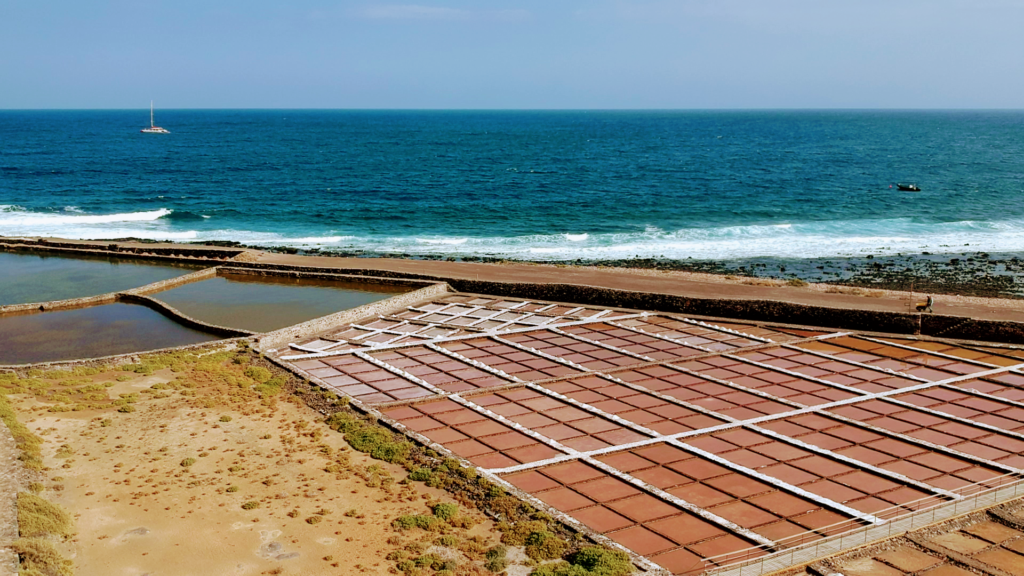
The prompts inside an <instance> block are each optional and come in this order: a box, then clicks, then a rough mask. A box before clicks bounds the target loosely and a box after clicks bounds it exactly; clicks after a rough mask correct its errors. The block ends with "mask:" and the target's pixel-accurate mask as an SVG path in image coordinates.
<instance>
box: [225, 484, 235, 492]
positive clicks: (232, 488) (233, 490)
mask: <svg viewBox="0 0 1024 576" xmlns="http://www.w3.org/2000/svg"><path fill="white" fill-rule="evenodd" d="M225 492H238V486H235V485H233V484H232V485H231V486H228V487H227V489H226V490H225Z"/></svg>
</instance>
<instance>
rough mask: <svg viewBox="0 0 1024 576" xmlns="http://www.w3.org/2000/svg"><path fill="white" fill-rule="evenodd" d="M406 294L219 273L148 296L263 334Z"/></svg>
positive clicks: (398, 289)
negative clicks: (218, 274) (212, 276)
mask: <svg viewBox="0 0 1024 576" xmlns="http://www.w3.org/2000/svg"><path fill="white" fill-rule="evenodd" d="M409 291H410V289H409V288H407V287H403V286H393V285H388V284H368V283H361V282H339V281H333V280H317V279H306V278H301V279H300V278H287V277H275V276H252V275H243V274H222V275H220V276H218V277H216V278H211V279H209V280H203V281H201V282H196V283H193V284H187V285H185V286H180V287H178V288H173V289H171V290H167V291H165V292H160V293H158V294H154V295H153V297H154V298H156V299H158V300H160V301H162V302H165V303H167V304H169V305H171V306H173V307H174V308H176V309H178V310H180V311H181V312H182V313H184V314H186V315H188V316H191V317H192V318H195V319H197V320H201V321H203V322H207V323H210V324H215V325H218V326H230V327H232V328H241V329H244V330H252V331H255V332H267V331H270V330H276V329H279V328H284V327H286V326H291V325H293V324H298V323H299V322H305V321H306V320H312V319H314V318H319V317H321V316H326V315H328V314H333V313H335V312H339V311H341V310H348V309H350V308H355V307H357V306H362V305H364V304H369V303H371V302H376V301H378V300H383V299H385V298H390V297H391V296H394V295H396V294H402V293H405V292H409Z"/></svg>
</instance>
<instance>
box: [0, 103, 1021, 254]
mask: <svg viewBox="0 0 1024 576" xmlns="http://www.w3.org/2000/svg"><path fill="white" fill-rule="evenodd" d="M157 120H158V124H161V125H163V126H164V127H165V128H168V129H169V130H170V131H171V132H172V133H171V134H170V135H143V134H140V133H139V132H138V130H139V128H141V127H142V126H144V125H145V124H146V122H147V121H148V110H135V111H73V112H72V111H66V112H62V111H49V112H47V111H42V112H39V111H32V112H29V111H3V112H0V206H3V207H2V208H0V234H6V235H17V234H26V235H27V234H40V235H56V236H64V237H76V238H119V237H128V236H133V237H142V238H154V239H170V240H182V241H195V240H213V239H219V240H237V241H242V242H245V243H248V244H260V243H263V244H278V245H280V244H290V245H294V246H306V247H320V248H322V249H331V250H341V251H364V252H366V253H370V254H380V253H404V254H413V255H444V256H448V255H453V256H496V257H506V258H524V259H533V260H564V259H576V258H582V259H609V258H631V257H636V256H640V257H665V258H678V259H683V258H689V257H692V258H696V259H717V260H725V259H739V258H754V257H778V258H812V257H832V256H859V255H866V254H895V253H908V254H913V253H920V252H925V251H928V252H932V253H957V252H962V251H964V250H965V245H969V248H966V249H967V250H980V251H990V252H1003V253H1011V252H1018V251H1020V250H1021V247H1022V246H1024V203H1022V202H1020V201H1019V200H1020V198H1021V195H1022V193H1024V112H984V111H957V112H947V111H930V112H901V111H751V112H742V111H739V112H697V111H694V112H656V111H652V112H590V111H577V112H572V111H570V112H416V111H405V112H401V111H396V112H385V111H294V110H268V111H230V110H223V111H179V110H164V111H161V110H158V111H157ZM901 181H902V182H908V181H910V182H916V183H917V184H919V185H920V186H921V188H922V192H920V193H904V192H899V191H898V190H896V189H895V188H892V187H891V186H892V185H893V184H895V183H896V182H901Z"/></svg>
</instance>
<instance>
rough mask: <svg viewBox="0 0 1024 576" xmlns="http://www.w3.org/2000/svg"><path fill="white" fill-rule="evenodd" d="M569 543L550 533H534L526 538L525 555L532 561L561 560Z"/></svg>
mask: <svg viewBox="0 0 1024 576" xmlns="http://www.w3.org/2000/svg"><path fill="white" fill-rule="evenodd" d="M568 547H569V543H568V542H566V541H565V540H562V539H561V538H559V537H557V536H555V535H554V534H552V533H550V532H543V531H542V532H534V533H532V534H530V535H529V536H528V537H527V538H526V555H527V556H529V557H530V558H531V559H533V560H537V561H541V560H553V559H555V558H561V557H562V554H565V549H566V548H568Z"/></svg>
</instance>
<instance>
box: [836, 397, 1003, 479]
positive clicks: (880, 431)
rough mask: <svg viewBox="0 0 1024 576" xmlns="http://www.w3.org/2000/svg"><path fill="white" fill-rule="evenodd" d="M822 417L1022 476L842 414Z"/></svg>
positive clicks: (953, 449) (966, 454)
mask: <svg viewBox="0 0 1024 576" xmlns="http://www.w3.org/2000/svg"><path fill="white" fill-rule="evenodd" d="M821 416H825V417H827V418H833V419H835V420H839V421H841V422H843V423H844V424H849V425H850V426H854V427H857V428H863V429H865V430H870V431H871V432H875V433H876V434H880V435H882V436H888V437H890V438H895V439H897V440H902V441H904V442H906V443H908V444H914V445H916V446H921V447H923V448H928V449H929V450H934V451H936V452H941V453H943V454H947V455H949V456H956V457H957V458H960V459H961V460H967V461H968V462H973V463H975V464H981V465H982V466H987V467H989V468H996V469H998V470H1002V471H1003V472H1007V473H1009V474H1015V475H1018V476H1019V475H1020V474H1021V469H1019V468H1014V467H1013V466H1008V465H1006V464H1000V463H999V462H995V461H993V460H989V459H987V458H982V457H980V456H974V455H973V454H968V453H966V452H961V451H959V450H956V449H955V448H949V447H948V446H940V445H938V444H933V443H931V442H928V441H927V440H921V439H920V438H914V437H913V436H908V435H906V434H903V433H901V432H893V431H892V430H889V429H886V428H882V427H881V426H875V425H874V424H871V423H870V422H861V421H860V420H854V419H853V418H847V417H846V416H843V415H842V414H836V413H834V412H824V411H823V412H822V413H821Z"/></svg>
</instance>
